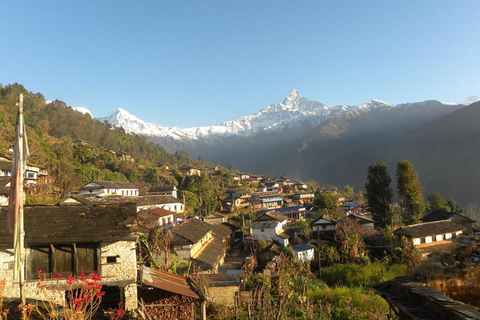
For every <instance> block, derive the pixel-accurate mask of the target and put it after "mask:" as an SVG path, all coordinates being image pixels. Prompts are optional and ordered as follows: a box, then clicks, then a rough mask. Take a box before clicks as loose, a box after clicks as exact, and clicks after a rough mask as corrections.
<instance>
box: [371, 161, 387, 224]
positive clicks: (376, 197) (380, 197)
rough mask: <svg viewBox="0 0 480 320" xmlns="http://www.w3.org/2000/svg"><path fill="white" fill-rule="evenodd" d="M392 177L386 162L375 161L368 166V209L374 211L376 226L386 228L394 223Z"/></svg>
mask: <svg viewBox="0 0 480 320" xmlns="http://www.w3.org/2000/svg"><path fill="white" fill-rule="evenodd" d="M391 182H392V179H391V178H390V176H389V175H388V172H387V165H386V164H385V163H384V162H381V163H375V164H373V165H371V166H370V167H368V175H367V183H366V184H365V189H366V191H367V192H366V197H367V202H368V210H369V211H370V212H371V213H372V216H373V220H374V221H375V227H377V228H381V229H386V228H387V226H389V225H391V224H392V213H391V211H390V204H391V203H392V197H393V190H392V188H391V187H390V183H391Z"/></svg>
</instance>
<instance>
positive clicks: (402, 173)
mask: <svg viewBox="0 0 480 320" xmlns="http://www.w3.org/2000/svg"><path fill="white" fill-rule="evenodd" d="M397 192H398V199H399V200H400V207H401V208H402V221H403V223H405V224H406V225H409V224H414V223H418V221H419V220H420V217H421V216H422V214H423V213H424V211H425V203H424V202H423V194H422V187H421V186H420V182H419V181H418V173H417V171H415V169H414V168H413V165H412V164H411V163H410V162H409V161H407V160H403V161H399V162H398V165H397Z"/></svg>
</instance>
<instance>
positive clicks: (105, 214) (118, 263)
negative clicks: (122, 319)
mask: <svg viewBox="0 0 480 320" xmlns="http://www.w3.org/2000/svg"><path fill="white" fill-rule="evenodd" d="M6 211H7V210H2V211H1V213H0V246H1V247H3V248H2V250H0V278H1V279H7V285H6V288H5V293H4V297H5V299H15V298H18V297H19V294H20V289H19V285H18V282H16V281H13V280H12V279H13V263H14V255H13V235H11V234H9V233H8V232H7V230H6V225H7V223H6V215H7V214H6ZM135 219H136V210H135V206H134V205H133V204H130V205H127V204H124V205H117V206H106V205H97V206H85V205H79V206H25V209H24V228H25V255H26V259H25V283H24V287H23V292H24V296H25V297H26V298H27V299H37V300H38V299H40V300H41V299H45V296H42V291H39V289H38V288H37V283H38V274H37V271H38V270H42V273H41V274H42V276H43V275H45V276H46V278H47V280H46V282H47V284H48V283H50V282H52V283H51V284H52V285H53V286H55V282H56V279H51V280H50V278H51V276H53V275H61V276H60V279H59V283H60V284H65V283H66V279H65V277H66V276H67V275H79V274H80V273H82V272H83V273H86V274H88V273H89V272H95V273H96V274H97V275H99V276H100V277H101V279H102V284H103V288H102V290H104V291H105V292H106V294H105V296H104V299H103V300H104V301H108V300H110V301H116V303H118V302H119V301H122V302H123V304H124V306H125V308H126V309H127V310H132V309H135V308H137V284H136V281H137V259H136V251H135V242H136V236H135V235H134V230H133V228H134V224H135ZM55 299H56V300H57V301H61V300H62V299H65V292H62V291H60V292H58V293H57V297H55Z"/></svg>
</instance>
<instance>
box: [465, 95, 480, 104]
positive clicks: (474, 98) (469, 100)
mask: <svg viewBox="0 0 480 320" xmlns="http://www.w3.org/2000/svg"><path fill="white" fill-rule="evenodd" d="M478 101H480V97H479V96H470V97H468V98H467V99H465V101H463V103H462V104H463V105H466V106H469V105H471V104H472V103H475V102H478Z"/></svg>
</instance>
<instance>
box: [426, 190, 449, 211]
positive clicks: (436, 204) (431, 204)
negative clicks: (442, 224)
mask: <svg viewBox="0 0 480 320" xmlns="http://www.w3.org/2000/svg"><path fill="white" fill-rule="evenodd" d="M427 200H428V209H429V210H431V211H435V210H445V211H450V207H449V206H448V204H447V201H445V200H444V199H443V196H442V194H441V193H440V192H436V191H432V192H430V193H429V194H428V196H427Z"/></svg>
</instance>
